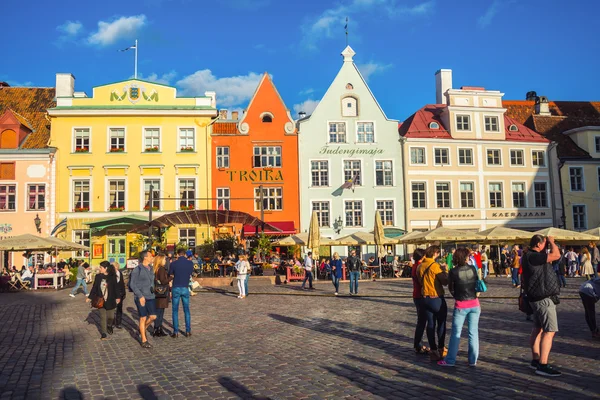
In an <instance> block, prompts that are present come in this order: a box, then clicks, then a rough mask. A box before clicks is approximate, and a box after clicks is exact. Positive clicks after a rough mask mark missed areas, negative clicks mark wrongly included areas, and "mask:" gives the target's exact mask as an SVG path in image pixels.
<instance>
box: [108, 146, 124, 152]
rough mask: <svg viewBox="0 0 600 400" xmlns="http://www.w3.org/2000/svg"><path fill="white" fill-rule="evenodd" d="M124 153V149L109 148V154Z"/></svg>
mask: <svg viewBox="0 0 600 400" xmlns="http://www.w3.org/2000/svg"><path fill="white" fill-rule="evenodd" d="M124 151H125V149H124V148H123V147H111V148H110V152H111V153H123V152H124Z"/></svg>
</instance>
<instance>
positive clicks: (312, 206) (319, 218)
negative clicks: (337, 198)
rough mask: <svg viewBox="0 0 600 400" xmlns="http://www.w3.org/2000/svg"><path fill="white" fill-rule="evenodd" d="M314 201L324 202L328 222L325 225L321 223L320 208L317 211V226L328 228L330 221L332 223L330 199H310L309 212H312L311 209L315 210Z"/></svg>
mask: <svg viewBox="0 0 600 400" xmlns="http://www.w3.org/2000/svg"><path fill="white" fill-rule="evenodd" d="M315 203H326V204H327V207H328V211H327V212H328V213H329V216H328V219H329V221H328V222H329V224H327V225H323V224H322V217H321V210H319V211H317V219H318V221H319V227H321V228H330V227H331V223H332V221H331V220H332V211H331V200H318V199H313V200H311V201H310V213H311V214H312V212H313V211H316V210H315Z"/></svg>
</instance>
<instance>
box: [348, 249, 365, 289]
mask: <svg viewBox="0 0 600 400" xmlns="http://www.w3.org/2000/svg"><path fill="white" fill-rule="evenodd" d="M361 268H362V263H361V261H360V259H359V258H358V257H356V250H352V251H351V252H350V257H348V258H346V271H349V272H350V295H353V294H358V278H360V270H361Z"/></svg>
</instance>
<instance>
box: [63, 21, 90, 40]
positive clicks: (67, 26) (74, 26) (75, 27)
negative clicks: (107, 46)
mask: <svg viewBox="0 0 600 400" xmlns="http://www.w3.org/2000/svg"><path fill="white" fill-rule="evenodd" d="M82 29H83V24H82V23H81V22H79V21H66V22H65V23H64V24H62V25H59V26H57V27H56V30H57V31H59V32H62V34H63V35H62V37H71V38H72V37H75V36H77V35H78V34H79V33H80V32H81V30H82Z"/></svg>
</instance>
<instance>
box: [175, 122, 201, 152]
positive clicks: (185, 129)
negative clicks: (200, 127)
mask: <svg viewBox="0 0 600 400" xmlns="http://www.w3.org/2000/svg"><path fill="white" fill-rule="evenodd" d="M188 130H191V131H192V142H193V146H191V147H192V148H193V150H192V151H181V148H182V147H184V146H182V144H181V132H182V131H188ZM196 143H197V140H196V128H194V127H193V126H178V127H177V152H178V153H195V152H196V149H197V145H196ZM185 147H190V146H185Z"/></svg>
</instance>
